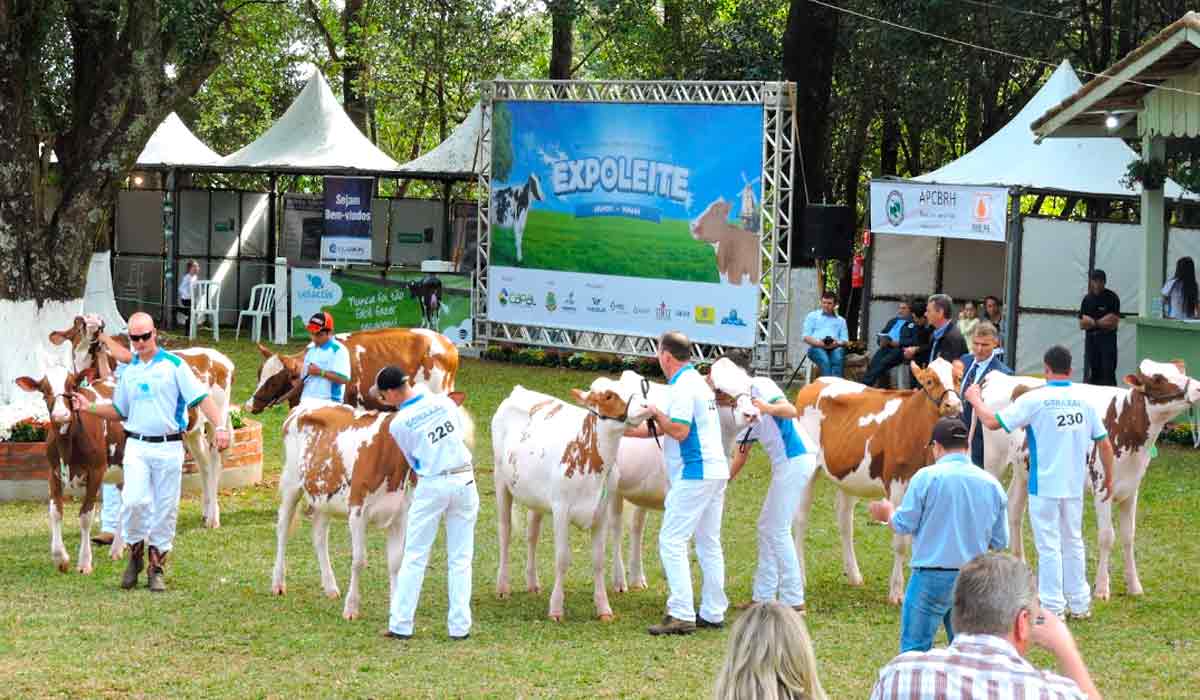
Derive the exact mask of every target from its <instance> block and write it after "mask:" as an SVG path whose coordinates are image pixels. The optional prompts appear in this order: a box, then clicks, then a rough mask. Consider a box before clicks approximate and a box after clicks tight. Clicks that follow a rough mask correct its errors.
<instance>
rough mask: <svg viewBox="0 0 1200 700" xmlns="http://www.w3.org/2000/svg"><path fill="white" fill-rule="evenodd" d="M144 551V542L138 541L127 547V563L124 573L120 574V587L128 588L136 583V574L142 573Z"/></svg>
mask: <svg viewBox="0 0 1200 700" xmlns="http://www.w3.org/2000/svg"><path fill="white" fill-rule="evenodd" d="M145 551H146V543H145V542H138V543H137V544H135V545H130V547H129V563H128V564H126V565H125V573H124V574H122V575H121V588H124V589H125V590H129V589H130V588H133V587H134V586H136V585H137V582H138V575H139V574H141V573H142V567H143V566H144V560H143V558H142V557H143V553H144V552H145Z"/></svg>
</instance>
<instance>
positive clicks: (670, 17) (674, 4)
mask: <svg viewBox="0 0 1200 700" xmlns="http://www.w3.org/2000/svg"><path fill="white" fill-rule="evenodd" d="M663 29H664V30H666V35H667V40H666V42H665V45H664V46H663V62H662V66H663V68H664V72H665V73H666V74H667V76H668V77H670V78H671V79H673V80H682V79H683V76H684V75H685V70H684V65H683V63H684V62H683V0H663Z"/></svg>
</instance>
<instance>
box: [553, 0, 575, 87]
mask: <svg viewBox="0 0 1200 700" xmlns="http://www.w3.org/2000/svg"><path fill="white" fill-rule="evenodd" d="M546 5H547V7H548V8H549V10H550V19H551V38H550V79H551V80H570V79H571V61H572V60H573V58H574V53H575V32H574V26H575V0H551V1H550V2H547V3H546Z"/></svg>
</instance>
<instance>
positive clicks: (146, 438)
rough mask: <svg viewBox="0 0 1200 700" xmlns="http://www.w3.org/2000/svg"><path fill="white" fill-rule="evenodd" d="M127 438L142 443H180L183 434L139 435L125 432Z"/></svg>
mask: <svg viewBox="0 0 1200 700" xmlns="http://www.w3.org/2000/svg"><path fill="white" fill-rule="evenodd" d="M125 437H131V438H133V439H134V440H141V441H142V442H179V441H180V440H182V439H183V433H171V434H170V435H139V434H138V433H134V432H130V431H128V430H126V431H125Z"/></svg>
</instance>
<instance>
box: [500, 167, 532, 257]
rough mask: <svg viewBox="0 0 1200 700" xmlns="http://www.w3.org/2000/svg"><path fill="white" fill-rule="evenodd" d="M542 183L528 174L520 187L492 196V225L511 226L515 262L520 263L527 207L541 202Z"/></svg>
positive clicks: (501, 191)
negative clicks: (535, 202)
mask: <svg viewBox="0 0 1200 700" xmlns="http://www.w3.org/2000/svg"><path fill="white" fill-rule="evenodd" d="M543 199H545V195H543V194H542V182H541V180H538V176H537V175H534V174H532V173H530V175H529V179H528V180H526V181H525V184H523V185H521V186H520V187H505V188H503V189H499V190H496V192H495V194H493V195H492V223H494V224H495V225H497V226H511V227H512V232H513V241H514V243H515V245H516V248H517V262H518V263H519V262H521V238H522V237H523V236H524V235H525V220H526V219H527V218H528V217H529V205H530V203H531V202H533V201H534V200H536V201H539V202H540V201H542V200H543Z"/></svg>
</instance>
